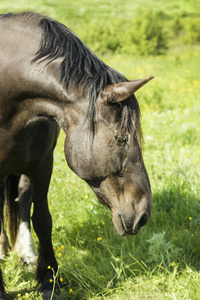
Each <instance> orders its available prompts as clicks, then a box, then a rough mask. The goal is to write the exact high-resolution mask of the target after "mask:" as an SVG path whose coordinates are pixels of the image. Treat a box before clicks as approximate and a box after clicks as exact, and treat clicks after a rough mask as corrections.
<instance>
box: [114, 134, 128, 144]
mask: <svg viewBox="0 0 200 300" xmlns="http://www.w3.org/2000/svg"><path fill="white" fill-rule="evenodd" d="M115 139H116V140H117V145H118V146H124V145H126V144H127V143H128V135H126V134H125V135H122V136H115Z"/></svg>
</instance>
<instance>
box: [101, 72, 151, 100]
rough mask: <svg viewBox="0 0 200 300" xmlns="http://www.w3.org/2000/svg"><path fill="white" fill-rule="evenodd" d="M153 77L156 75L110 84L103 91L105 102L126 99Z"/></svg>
mask: <svg viewBox="0 0 200 300" xmlns="http://www.w3.org/2000/svg"><path fill="white" fill-rule="evenodd" d="M153 78H154V76H150V77H147V78H145V79H137V80H130V81H127V82H121V83H118V84H112V85H108V86H107V87H106V88H105V89H104V90H103V92H102V93H101V99H102V101H104V102H112V103H115V102H121V101H124V100H126V99H127V98H128V97H130V96H131V95H132V94H133V93H134V92H135V91H137V90H138V89H139V88H141V87H142V86H143V85H145V84H146V83H147V82H149V81H150V80H151V79H153Z"/></svg>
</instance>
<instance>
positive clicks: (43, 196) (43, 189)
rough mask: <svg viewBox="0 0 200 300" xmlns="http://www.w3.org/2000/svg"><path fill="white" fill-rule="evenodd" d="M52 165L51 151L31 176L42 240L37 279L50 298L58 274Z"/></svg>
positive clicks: (36, 223) (36, 225)
mask: <svg viewBox="0 0 200 300" xmlns="http://www.w3.org/2000/svg"><path fill="white" fill-rule="evenodd" d="M52 166H53V154H52V153H51V155H49V156H48V157H47V158H46V159H45V161H44V163H43V164H42V167H40V168H38V169H37V171H36V172H35V173H34V174H32V175H31V176H30V180H31V186H32V198H33V204H34V210H33V216H32V222H33V227H34V229H35V232H36V234H37V236H38V238H39V242H40V249H39V261H38V268H37V279H38V281H39V283H40V284H41V290H42V292H43V297H44V298H45V299H50V297H51V291H52V289H53V279H54V278H53V272H54V274H56V272H57V269H58V264H57V261H56V259H55V256H54V252H53V246H52V241H51V232H52V219H51V215H50V213H49V208H48V201H47V193H48V188H49V183H50V179H51V173H52ZM52 270H53V271H52ZM53 299H54V298H53Z"/></svg>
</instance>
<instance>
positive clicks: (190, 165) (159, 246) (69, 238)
mask: <svg viewBox="0 0 200 300" xmlns="http://www.w3.org/2000/svg"><path fill="white" fill-rule="evenodd" d="M114 2H115V3H116V5H111V2H110V1H106V0H101V1H95V2H94V1H89V0H88V1H86V0H84V1H81V2H79V1H71V2H69V3H68V4H67V2H65V1H56V2H55V1H50V0H49V1H47V0H46V1H44V0H35V1H34V2H33V1H22V0H19V1H18V2H16V1H1V3H0V8H1V10H2V12H6V11H10V10H11V9H12V10H15V11H19V10H24V9H33V8H35V10H38V11H41V12H43V13H45V14H47V15H50V16H52V17H54V18H56V19H57V20H60V21H61V22H64V23H65V24H70V26H72V27H73V29H74V30H75V29H77V30H76V32H77V33H79V32H80V33H82V28H81V26H82V24H84V23H85V24H86V23H87V22H88V20H90V19H91V18H92V19H94V20H95V19H97V18H102V19H103V20H104V19H107V18H108V17H112V18H115V17H116V16H117V15H120V17H121V18H122V17H124V18H131V17H132V15H133V14H134V13H135V11H137V9H138V8H139V9H142V7H143V6H144V4H145V8H144V7H143V9H148V8H149V6H150V5H151V6H152V9H153V11H158V10H163V11H164V12H166V11H167V13H168V14H170V15H172V16H175V15H176V14H179V13H180V11H181V10H182V11H186V12H188V13H194V12H195V13H198V12H200V9H199V3H200V1H186V0H180V1H175V2H174V1H167V2H166V1H158V0H157V1H134V7H133V1H131V0H126V1H114ZM114 2H112V3H114ZM80 3H81V4H80ZM94 3H95V5H94ZM130 7H131V8H132V7H133V9H132V10H133V11H131V10H130ZM112 18H111V19H112ZM110 22H111V23H112V20H111V21H110ZM84 26H85V25H84ZM89 30H90V29H89V27H88V31H89ZM91 30H93V29H91ZM83 36H84V35H83ZM97 54H98V55H99V56H100V57H101V58H102V59H103V60H104V61H105V62H106V63H107V64H109V65H111V66H112V67H113V68H115V69H117V70H119V71H120V72H122V73H124V74H125V75H126V76H127V77H128V78H129V79H134V78H143V77H146V76H149V75H152V74H153V75H155V79H154V80H153V81H151V82H150V83H148V85H146V86H145V87H143V88H142V89H141V90H140V91H138V92H137V94H136V96H137V98H138V101H139V103H140V108H141V112H142V126H143V135H144V150H143V155H144V160H145V164H146V167H147V170H148V173H149V177H150V181H151V185H152V193H153V206H152V216H151V219H150V221H149V222H148V224H147V225H146V226H145V227H144V228H143V229H142V230H141V232H140V233H139V234H138V235H137V236H134V237H132V236H126V237H120V236H118V235H117V233H116V231H115V229H114V226H113V224H112V221H111V215H110V211H109V210H108V209H106V208H105V207H103V206H102V205H100V204H99V203H97V200H96V197H95V196H94V194H93V193H92V191H91V190H90V188H89V187H88V186H87V184H86V183H84V182H83V181H82V180H81V179H79V178H78V177H77V176H76V175H74V174H73V173H72V172H71V171H70V170H69V168H68V167H67V164H66V161H65V158H64V151H63V149H64V139H65V136H64V133H63V132H61V134H60V137H59V141H58V145H57V148H56V150H55V164H54V171H53V176H52V182H51V186H50V190H49V206H50V211H51V213H52V217H53V233H52V239H53V245H54V249H55V253H56V256H57V259H58V262H59V266H60V269H59V272H60V274H61V277H62V278H63V280H64V282H65V283H66V284H67V288H65V289H63V290H62V298H63V299H83V300H84V299H92V300H97V299H98V300H100V299H106V300H108V299H112V300H115V299H120V300H127V299H129V300H133V299H134V300H140V299H141V300H144V299H148V300H149V299H176V300H182V299H187V300H189V299H195V300H198V299H200V295H199V285H200V273H199V269H200V244H199V237H200V197H199V192H200V171H199V170H200V142H199V141H200V118H199V115H200V101H199V95H200V72H199V61H200V54H199V44H198V43H197V44H195V45H188V44H187V45H186V44H184V43H183V42H181V43H180V42H179V41H177V43H176V40H175V41H174V42H173V43H172V44H171V45H170V47H169V49H168V50H167V52H166V53H165V54H164V55H159V56H139V55H136V56H131V55H128V54H126V55H125V54H122V53H117V54H115V55H114V54H113V53H112V52H108V53H100V52H99V53H97ZM33 236H34V240H35V244H36V245H37V238H36V237H35V235H34V233H33ZM18 266H19V263H18V258H17V256H16V255H14V254H12V253H11V254H10V255H9V256H8V257H7V258H6V260H5V262H4V263H3V270H4V278H5V282H7V292H8V293H9V297H10V299H27V298H28V299H42V298H41V295H39V294H37V290H36V287H35V286H36V281H35V280H34V272H29V271H28V269H27V267H26V266H20V268H18ZM14 270H16V272H14Z"/></svg>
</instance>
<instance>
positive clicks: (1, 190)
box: [0, 179, 10, 260]
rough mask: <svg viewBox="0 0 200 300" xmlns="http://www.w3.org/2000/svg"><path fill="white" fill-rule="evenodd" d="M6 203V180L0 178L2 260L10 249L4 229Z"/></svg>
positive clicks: (0, 257)
mask: <svg viewBox="0 0 200 300" xmlns="http://www.w3.org/2000/svg"><path fill="white" fill-rule="evenodd" d="M4 203H5V180H3V179H2V180H0V260H1V259H4V258H5V256H6V254H7V252H8V251H10V244H9V241H8V237H7V235H6V232H5V230H4V215H3V211H4Z"/></svg>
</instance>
